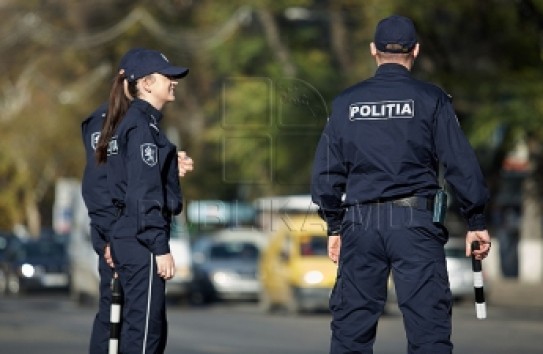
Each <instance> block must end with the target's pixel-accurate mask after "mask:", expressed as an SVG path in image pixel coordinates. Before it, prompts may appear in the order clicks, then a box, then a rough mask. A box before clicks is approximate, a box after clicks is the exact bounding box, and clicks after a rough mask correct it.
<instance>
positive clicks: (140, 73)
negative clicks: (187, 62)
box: [121, 48, 189, 81]
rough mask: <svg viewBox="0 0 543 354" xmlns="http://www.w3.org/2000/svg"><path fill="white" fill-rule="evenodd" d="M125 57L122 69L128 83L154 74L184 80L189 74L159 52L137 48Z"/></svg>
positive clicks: (187, 70) (185, 69)
mask: <svg viewBox="0 0 543 354" xmlns="http://www.w3.org/2000/svg"><path fill="white" fill-rule="evenodd" d="M129 52H130V51H129ZM125 56H127V57H126V58H125V60H124V67H123V68H121V69H124V71H125V75H126V79H127V80H128V81H136V80H137V79H140V78H142V77H144V76H147V75H150V74H152V73H159V74H162V75H165V76H168V77H173V78H182V77H185V76H186V75H187V74H188V72H189V69H187V68H184V67H181V66H174V65H172V64H170V62H169V60H168V59H167V58H166V56H165V55H164V54H162V53H161V52H159V51H157V50H150V49H141V48H139V49H138V48H136V49H134V50H133V51H132V53H131V54H129V55H125Z"/></svg>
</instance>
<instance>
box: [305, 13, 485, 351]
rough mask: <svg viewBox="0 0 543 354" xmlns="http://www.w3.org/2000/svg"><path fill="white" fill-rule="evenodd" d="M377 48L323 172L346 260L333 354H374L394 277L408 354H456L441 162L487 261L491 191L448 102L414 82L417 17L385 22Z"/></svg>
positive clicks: (328, 132) (315, 180) (325, 144)
mask: <svg viewBox="0 0 543 354" xmlns="http://www.w3.org/2000/svg"><path fill="white" fill-rule="evenodd" d="M370 50H371V54H372V56H373V57H374V58H375V60H376V62H377V65H378V69H377V72H376V74H375V76H374V77H372V78H370V79H368V80H366V81H363V82H360V83H358V84H356V85H354V86H352V87H350V88H348V89H347V90H345V91H344V92H342V93H341V94H340V95H339V96H337V97H336V99H335V100H334V102H333V107H332V114H331V116H330V118H329V121H328V123H327V125H326V127H325V129H324V132H323V135H322V137H321V140H320V142H319V145H318V147H317V151H316V156H315V162H314V167H313V175H312V186H311V189H312V197H313V201H314V202H315V203H316V204H317V205H318V206H319V211H320V214H321V216H322V217H323V218H324V219H325V220H326V222H327V224H328V233H329V236H330V237H329V242H328V253H329V257H330V258H331V259H332V260H333V261H334V262H338V263H339V267H338V276H337V281H336V285H335V287H334V290H333V293H332V296H331V298H330V309H331V311H332V315H333V318H332V324H331V328H332V339H331V346H330V352H331V353H334V354H337V353H373V349H372V347H373V343H374V341H375V336H376V331H377V321H378V319H379V317H380V315H381V314H382V312H383V308H384V305H385V302H386V296H387V295H386V294H387V279H388V276H389V272H390V271H391V270H392V274H393V276H394V281H395V284H396V292H397V297H398V304H399V307H400V309H401V311H402V313H403V316H404V326H405V330H406V333H407V340H408V352H409V353H431V354H441V353H451V352H452V343H451V341H450V335H451V305H452V301H451V293H450V289H449V284H448V276H447V268H446V264H445V254H444V247H443V246H444V244H445V243H446V242H447V238H448V234H447V231H446V229H445V228H444V227H443V225H442V224H441V222H440V221H442V220H436V221H438V222H434V213H433V207H434V199H435V196H436V194H439V193H438V191H439V190H440V186H439V183H438V166H439V164H440V163H441V164H442V165H443V166H444V168H445V179H446V180H447V182H448V183H449V184H450V185H451V186H452V188H453V189H454V191H455V192H456V195H457V196H458V199H459V202H460V204H461V212H462V214H463V215H464V217H465V218H466V221H467V224H468V229H469V231H468V233H467V235H466V256H468V255H470V254H471V252H472V250H471V249H470V248H471V246H470V245H471V242H472V241H475V240H478V241H480V242H481V243H482V246H481V248H480V250H479V251H474V255H475V256H476V258H477V259H483V258H485V257H486V256H487V254H488V251H489V249H490V236H489V234H488V232H487V231H486V224H485V216H484V208H485V204H486V202H487V199H488V192H487V189H486V186H485V182H484V180H483V175H482V173H481V170H480V168H479V165H478V162H477V159H476V157H475V154H474V152H473V150H472V148H471V147H470V145H469V143H468V142H467V140H466V138H465V136H464V135H463V133H462V131H461V128H460V126H459V124H458V121H457V118H456V116H455V113H454V110H453V107H452V104H451V100H450V98H449V96H448V95H447V94H446V93H444V92H443V91H442V90H441V89H439V88H438V87H436V86H434V85H431V84H429V83H425V82H422V81H418V80H415V79H414V78H412V77H411V75H410V70H411V68H412V66H413V64H414V61H415V58H416V57H417V55H418V53H419V44H418V41H417V35H416V32H415V28H414V25H413V23H412V21H411V20H410V19H408V18H405V17H401V16H391V17H388V18H385V19H383V20H382V21H380V22H379V24H378V25H377V29H376V32H375V38H374V42H373V43H371V45H370ZM435 217H437V218H438V219H439V218H440V217H442V215H439V213H437V215H435ZM340 251H341V252H340Z"/></svg>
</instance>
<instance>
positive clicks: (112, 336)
mask: <svg viewBox="0 0 543 354" xmlns="http://www.w3.org/2000/svg"><path fill="white" fill-rule="evenodd" d="M122 301H123V293H122V289H121V282H120V280H119V276H118V275H117V272H115V273H114V274H113V279H111V313H110V316H109V322H110V332H109V351H108V354H117V353H118V352H119V337H120V334H121V307H122Z"/></svg>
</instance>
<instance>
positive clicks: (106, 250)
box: [104, 243, 115, 268]
mask: <svg viewBox="0 0 543 354" xmlns="http://www.w3.org/2000/svg"><path fill="white" fill-rule="evenodd" d="M104 259H105V260H106V263H107V265H108V266H110V267H111V268H115V263H113V257H111V247H109V243H108V244H106V247H105V248H104Z"/></svg>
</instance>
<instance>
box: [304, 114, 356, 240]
mask: <svg viewBox="0 0 543 354" xmlns="http://www.w3.org/2000/svg"><path fill="white" fill-rule="evenodd" d="M332 119H333V118H330V119H329V121H328V123H327V124H326V126H325V128H324V131H323V133H322V135H321V138H320V140H319V143H318V145H317V150H316V153H315V159H314V162H313V171H312V175H311V197H312V200H313V202H314V203H315V204H317V205H318V207H319V215H320V216H321V217H322V218H323V219H324V220H325V221H326V223H327V225H328V234H329V235H332V234H338V233H340V229H341V223H342V221H343V216H344V214H345V209H344V207H343V203H342V196H343V194H344V193H345V185H346V181H347V169H346V167H345V164H344V163H343V159H342V154H341V149H340V144H339V141H338V138H337V136H336V134H335V133H334V129H333V121H332Z"/></svg>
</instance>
